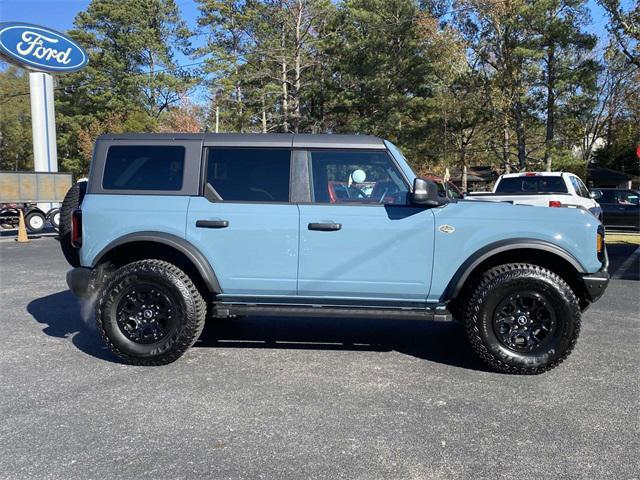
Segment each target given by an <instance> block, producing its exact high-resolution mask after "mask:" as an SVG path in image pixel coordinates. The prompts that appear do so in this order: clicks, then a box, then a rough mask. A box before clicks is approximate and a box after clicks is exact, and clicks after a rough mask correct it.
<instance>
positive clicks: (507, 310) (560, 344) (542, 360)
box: [464, 264, 581, 374]
mask: <svg viewBox="0 0 640 480" xmlns="http://www.w3.org/2000/svg"><path fill="white" fill-rule="evenodd" d="M580 319H581V315H580V306H579V303H578V299H577V298H576V296H575V294H574V292H573V291H572V290H571V287H569V285H568V284H567V283H566V282H565V281H564V280H563V279H562V278H560V277H559V276H558V275H556V274H555V273H553V272H551V271H550V270H547V269H545V268H542V267H539V266H537V265H529V264H507V265H501V266H498V267H495V268H493V269H491V270H489V271H488V272H486V273H485V274H484V275H483V276H482V278H481V279H480V281H479V282H478V284H477V286H476V288H475V290H474V291H473V293H472V294H471V296H470V299H469V301H468V303H467V306H466V309H465V319H464V322H465V329H466V332H467V338H468V340H469V342H470V344H471V347H472V348H473V350H474V351H475V352H476V353H477V354H478V356H479V357H480V358H481V359H482V360H483V361H484V362H485V363H487V364H488V365H489V366H490V367H491V368H493V369H494V370H497V371H499V372H504V373H516V374H538V373H542V372H545V371H547V370H550V369H552V368H554V367H555V366H557V365H558V364H560V363H561V362H562V361H563V360H564V359H565V358H567V356H568V355H569V353H571V350H572V349H573V347H574V346H575V344H576V341H577V339H578V334H579V332H580Z"/></svg>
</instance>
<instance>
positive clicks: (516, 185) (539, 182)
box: [495, 176, 568, 193]
mask: <svg viewBox="0 0 640 480" xmlns="http://www.w3.org/2000/svg"><path fill="white" fill-rule="evenodd" d="M495 193H568V191H567V186H566V185H565V183H564V180H563V179H562V177H548V176H535V177H508V178H502V179H501V180H500V181H499V182H498V185H497V187H496V191H495Z"/></svg>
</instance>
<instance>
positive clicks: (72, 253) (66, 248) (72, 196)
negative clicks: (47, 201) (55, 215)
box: [58, 181, 87, 267]
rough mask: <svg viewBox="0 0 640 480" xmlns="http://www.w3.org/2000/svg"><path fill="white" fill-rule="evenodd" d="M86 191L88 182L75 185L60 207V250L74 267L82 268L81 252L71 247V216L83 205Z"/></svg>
mask: <svg viewBox="0 0 640 480" xmlns="http://www.w3.org/2000/svg"><path fill="white" fill-rule="evenodd" d="M86 191H87V182H86V181H83V182H78V183H76V184H74V185H73V186H72V187H71V188H70V189H69V191H68V192H67V194H66V195H65V197H64V200H63V201H62V206H61V207H60V225H59V226H58V234H59V239H60V248H61V249H62V254H63V255H64V258H66V259H67V262H69V265H71V266H72V267H79V266H80V252H79V251H78V249H77V248H75V247H74V246H73V245H71V214H72V213H73V211H74V210H75V209H76V208H78V207H79V206H80V205H81V204H82V199H83V198H84V194H85V193H86Z"/></svg>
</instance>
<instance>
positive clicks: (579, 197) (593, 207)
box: [465, 172, 602, 220]
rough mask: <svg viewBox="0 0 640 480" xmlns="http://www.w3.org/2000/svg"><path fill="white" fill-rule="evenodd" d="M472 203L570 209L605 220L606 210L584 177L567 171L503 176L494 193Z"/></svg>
mask: <svg viewBox="0 0 640 480" xmlns="http://www.w3.org/2000/svg"><path fill="white" fill-rule="evenodd" d="M465 198H466V199H469V200H479V201H485V202H510V203H513V204H518V205H534V206H537V207H567V208H581V209H583V210H588V211H589V212H591V213H592V214H593V216H594V217H596V218H597V219H599V220H601V219H602V209H601V208H600V205H599V204H598V202H597V201H596V200H594V198H593V196H592V195H591V194H590V193H589V190H588V189H587V187H586V186H585V185H584V183H583V182H582V180H580V177H578V176H577V175H574V174H573V173H565V172H524V173H507V174H505V175H501V176H500V177H499V178H498V181H497V182H496V184H495V185H494V187H493V192H489V193H485V192H476V193H470V194H468V195H466V196H465Z"/></svg>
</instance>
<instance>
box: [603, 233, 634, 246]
mask: <svg viewBox="0 0 640 480" xmlns="http://www.w3.org/2000/svg"><path fill="white" fill-rule="evenodd" d="M606 238H607V243H608V244H611V243H627V244H630V245H640V235H638V234H633V233H609V232H607V236H606Z"/></svg>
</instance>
